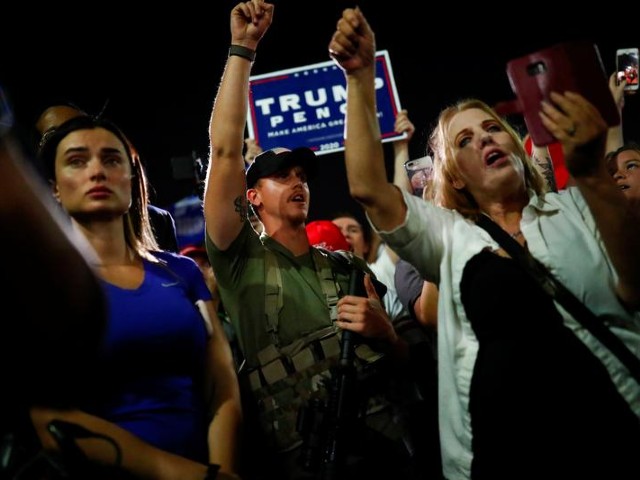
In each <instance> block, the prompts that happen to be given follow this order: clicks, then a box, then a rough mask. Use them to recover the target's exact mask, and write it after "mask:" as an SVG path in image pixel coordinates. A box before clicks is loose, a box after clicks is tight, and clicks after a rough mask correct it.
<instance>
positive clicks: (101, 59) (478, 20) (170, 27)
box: [0, 0, 640, 219]
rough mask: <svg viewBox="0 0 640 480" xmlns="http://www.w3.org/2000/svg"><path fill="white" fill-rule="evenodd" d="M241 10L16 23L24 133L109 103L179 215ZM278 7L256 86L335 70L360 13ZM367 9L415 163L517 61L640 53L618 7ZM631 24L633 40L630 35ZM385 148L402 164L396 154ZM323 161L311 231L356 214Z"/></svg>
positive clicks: (109, 8)
mask: <svg viewBox="0 0 640 480" xmlns="http://www.w3.org/2000/svg"><path fill="white" fill-rule="evenodd" d="M236 3H237V2H236V1H229V0H217V1H214V2H209V3H206V2H198V3H197V4H196V3H195V2H181V3H176V2H173V3H166V4H165V5H166V7H161V6H160V4H149V5H148V6H135V7H134V6H133V5H132V4H128V5H127V7H124V8H123V7H121V6H118V5H117V4H112V3H109V4H107V3H92V4H86V5H85V4H83V5H85V7H84V8H82V9H77V8H76V9H74V10H69V11H64V10H61V8H62V9H64V8H65V7H61V6H60V4H55V5H54V6H52V7H39V9H38V10H37V12H35V11H29V12H26V13H25V14H14V15H13V16H8V15H3V17H5V18H4V22H3V27H4V29H6V28H8V27H9V26H10V24H11V23H13V22H15V24H14V25H13V30H15V31H16V32H18V33H16V34H15V35H14V37H9V36H7V35H4V47H3V54H2V61H1V62H0V85H2V86H3V88H4V89H5V92H6V93H7V95H8V97H9V100H10V102H11V104H12V106H13V108H14V111H15V116H16V123H17V130H16V132H17V133H18V135H19V137H20V138H22V139H24V141H25V146H26V149H27V152H28V153H29V152H30V150H29V148H30V145H31V143H30V142H31V141H33V138H34V137H33V132H32V128H33V127H32V126H33V124H34V122H35V120H36V118H37V116H38V115H39V113H40V112H41V111H42V110H43V109H44V108H45V107H46V106H47V105H50V104H52V103H56V102H59V101H61V100H62V101H72V102H73V103H75V104H77V105H79V106H80V107H82V108H84V109H85V110H88V111H89V112H91V113H97V112H99V111H100V110H101V109H102V108H103V106H104V105H105V104H106V111H105V115H106V116H108V117H109V118H111V119H112V120H114V121H115V122H116V123H117V124H118V125H120V126H121V127H122V128H123V130H124V131H125V133H126V134H127V135H128V136H129V137H130V138H131V140H132V141H133V143H134V144H135V145H136V146H137V148H138V149H139V150H140V153H141V155H142V158H143V161H144V163H145V165H146V168H147V171H148V174H149V177H150V179H151V182H152V184H153V187H154V190H155V192H154V196H153V200H154V203H156V204H158V205H160V206H168V205H169V204H171V203H173V202H175V201H176V200H178V199H180V198H182V197H184V196H186V195H188V194H190V193H192V192H194V191H195V190H194V189H195V185H194V182H192V181H189V180H176V179H174V178H173V172H172V168H171V164H172V162H171V159H172V158H173V157H191V156H192V155H195V156H197V157H201V158H202V159H203V160H206V156H207V151H208V131H207V129H208V121H209V113H210V108H211V105H212V102H213V100H214V97H215V93H216V89H217V86H218V82H219V79H220V75H221V73H222V69H223V67H224V63H225V60H226V56H227V50H228V46H229V43H230V35H229V12H230V10H231V8H232V7H233V6H234V5H235V4H236ZM273 3H274V4H275V5H276V9H275V16H274V22H273V24H272V26H271V28H270V30H269V31H268V32H267V34H266V36H265V37H264V39H263V41H262V43H261V44H260V47H259V50H258V52H257V59H256V62H255V64H254V67H253V71H252V74H261V73H267V72H271V71H275V70H281V69H285V68H293V67H298V66H303V65H307V64H311V63H318V62H323V61H326V60H328V59H329V57H328V53H327V45H328V42H329V40H330V38H331V35H332V33H333V31H334V28H335V24H336V21H337V20H338V18H339V16H340V13H341V12H342V9H343V8H346V7H352V6H355V4H356V3H355V2H347V1H342V0H323V1H321V2H305V1H300V0H297V1H296V0H274V2H273ZM52 5H53V4H52ZM359 5H360V7H361V8H362V9H363V11H364V13H365V15H366V16H367V18H368V20H369V22H370V23H371V25H372V27H373V28H374V30H375V32H376V39H377V48H378V49H379V50H383V49H386V50H388V51H389V55H390V58H391V62H392V66H393V70H394V76H395V79H396V84H397V88H398V92H399V97H400V102H401V104H402V107H403V108H407V109H408V111H409V116H410V118H411V120H412V121H413V123H414V124H415V125H416V134H415V136H414V138H413V140H412V142H411V156H412V157H413V158H415V157H418V156H422V155H423V154H424V148H425V138H426V132H427V130H428V128H429V127H430V126H431V123H432V122H433V121H434V120H435V118H436V116H437V113H438V111H439V110H440V109H441V108H442V107H444V106H446V105H447V104H449V103H451V102H453V101H454V100H456V99H458V98H460V97H470V96H475V97H479V98H481V99H483V100H485V101H487V102H488V103H494V102H497V101H501V100H509V99H511V98H513V94H512V92H511V88H510V86H509V82H508V79H507V76H506V73H505V66H506V63H507V61H509V60H510V59H512V58H516V57H519V56H522V55H525V54H528V53H531V52H534V51H536V50H540V49H543V48H547V47H550V46H552V45H554V44H556V43H559V42H564V41H569V40H589V41H592V42H594V43H595V44H596V45H597V46H598V48H599V50H600V54H601V57H602V60H603V64H604V67H605V70H606V72H607V73H611V72H613V70H614V68H615V50H616V49H617V48H626V47H639V46H640V34H638V31H639V30H638V29H637V27H635V25H636V24H637V18H636V15H635V14H632V12H630V11H625V10H621V9H620V8H621V7H619V6H617V5H616V6H614V5H611V7H610V8H618V9H619V10H617V11H615V12H609V11H608V10H606V6H605V5H601V6H600V9H589V10H588V9H587V8H586V7H585V6H584V4H580V6H579V7H574V8H573V9H570V10H569V11H570V13H569V14H567V15H566V16H563V15H560V14H559V13H558V12H557V11H555V10H554V9H553V8H554V7H546V6H545V5H542V4H540V3H538V2H525V3H523V2H520V3H519V4H517V5H516V4H514V5H512V6H511V7H509V8H503V7H498V4H497V3H489V4H486V3H474V4H473V5H472V6H471V7H469V6H464V5H463V3H460V2H450V3H448V4H441V5H438V7H437V8H436V6H435V5H434V3H433V2H430V3H424V4H422V3H421V4H420V5H418V2H384V1H381V0H376V1H373V0H362V1H360V2H359ZM556 5H558V4H556ZM627 5H629V4H628V3H627ZM34 8H35V7H34ZM129 8H135V12H131V11H129ZM567 8H569V7H567ZM624 8H627V10H628V8H630V7H624ZM432 9H435V10H437V11H438V12H439V13H435V12H434V11H432ZM633 9H635V10H637V7H634V8H633ZM36 13H37V15H36ZM608 17H611V18H608ZM507 18H511V20H506V19H507ZM626 19H628V21H629V22H631V23H630V25H632V26H631V28H629V27H626V28H625V27H623V26H622V24H623V23H624V22H625V21H627V20H626ZM27 45H28V47H27ZM623 125H624V132H625V137H626V138H627V139H635V140H640V95H636V96H634V97H627V103H626V106H625V110H624V111H623ZM385 149H386V151H387V152H388V157H389V159H390V157H391V153H392V147H391V145H390V144H385ZM320 161H321V170H320V175H319V177H318V178H316V179H314V180H313V181H312V182H311V190H312V203H311V212H310V217H311V219H316V218H322V217H324V216H325V215H328V214H329V213H331V212H333V211H335V210H339V209H343V208H344V207H345V206H349V205H350V202H351V200H350V199H349V197H348V192H347V187H346V180H345V172H344V162H343V158H342V154H330V155H324V156H321V157H320Z"/></svg>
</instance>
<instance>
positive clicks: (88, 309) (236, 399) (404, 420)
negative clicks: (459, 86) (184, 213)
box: [0, 0, 640, 480]
mask: <svg viewBox="0 0 640 480" xmlns="http://www.w3.org/2000/svg"><path fill="white" fill-rule="evenodd" d="M274 14H275V7H274V5H273V4H271V3H268V2H265V1H264V0H248V1H242V2H240V3H238V4H237V5H236V6H235V7H233V9H232V10H231V12H230V32H229V33H230V45H231V48H230V50H229V56H228V58H227V61H226V65H225V66H224V69H223V73H222V78H221V79H220V81H219V83H218V87H217V91H216V92H214V93H215V101H214V103H213V107H212V110H211V116H210V122H209V140H210V158H209V161H208V169H207V173H206V178H205V179H204V189H203V197H202V213H203V217H204V225H205V231H204V233H203V238H202V242H201V243H198V244H193V245H179V244H178V241H177V239H176V232H175V223H174V221H173V219H172V217H171V215H170V214H169V212H167V211H165V210H163V209H161V208H158V207H157V206H154V205H152V204H151V202H150V198H149V189H150V187H149V182H148V180H147V176H146V173H145V169H144V167H143V163H142V160H141V158H140V156H139V154H138V153H137V151H136V149H135V147H134V145H133V144H132V143H131V142H130V140H129V139H128V137H127V136H126V134H125V133H124V132H123V131H122V130H121V129H120V128H119V127H118V126H117V125H116V124H115V123H113V122H112V121H111V120H109V119H108V118H106V116H105V115H104V113H100V114H98V115H92V114H90V113H88V112H86V111H83V110H82V109H81V108H79V107H77V106H75V105H73V104H71V103H69V104H55V105H51V106H50V107H49V108H47V109H45V110H44V111H43V112H42V115H41V116H40V117H39V119H38V121H37V122H36V124H35V125H34V128H35V132H36V136H37V142H36V143H37V145H35V147H34V150H35V151H36V152H37V157H36V158H35V159H34V163H35V164H36V166H37V168H32V167H31V166H30V165H29V163H30V162H28V161H25V159H24V158H23V157H24V154H22V152H21V151H20V149H19V148H17V147H16V144H15V142H14V141H13V140H12V138H11V134H10V128H5V123H4V117H3V121H2V122H0V127H2V130H0V173H1V174H0V182H1V183H2V188H0V198H1V199H2V201H0V218H1V219H2V224H3V225H6V226H10V228H7V229H6V230H7V235H5V236H4V238H5V240H4V241H5V242H6V246H7V248H9V249H10V250H11V251H12V252H14V251H15V252H24V255H10V256H9V257H10V258H9V259H8V262H7V267H6V268H4V269H3V272H4V273H3V278H4V281H3V284H4V285H6V286H8V287H9V288H8V290H7V293H5V298H6V299H7V303H19V304H21V305H22V306H23V307H25V309H24V310H22V311H21V313H20V321H15V322H11V324H9V323H7V324H5V325H3V327H2V328H3V335H2V337H1V338H2V345H3V348H1V349H0V351H1V352H2V355H3V358H4V360H5V364H10V363H12V362H13V363H15V360H16V359H18V361H19V362H20V363H23V362H24V364H25V365H31V366H34V365H35V367H29V369H28V370H22V371H20V372H19V371H17V370H11V371H10V372H9V373H10V375H7V376H6V382H5V383H6V385H7V386H8V390H7V391H8V392H11V393H10V394H9V395H5V396H4V397H3V407H4V408H3V421H2V434H3V446H2V450H1V451H0V453H1V454H2V455H1V456H2V458H3V462H2V464H0V477H1V478H12V479H13V478H15V479H18V478H29V479H30V478H34V479H36V478H38V479H39V478H52V479H54V480H55V479H57V478H72V479H75V478H97V479H100V478H105V479H106V478H123V479H134V478H153V479H197V480H201V479H209V480H212V479H214V478H220V479H227V478H228V479H232V478H236V479H238V478H242V479H246V480H262V479H265V480H269V479H276V478H278V479H287V480H316V479H318V480H319V479H323V480H332V479H333V480H342V479H347V478H348V479H365V478H366V479H370V478H394V479H400V480H403V479H406V480H415V479H426V480H431V479H435V480H440V479H446V480H469V479H472V480H484V479H492V480H494V479H512V478H518V479H529V478H530V479H534V478H535V479H538V478H556V477H558V478H620V479H622V478H635V477H636V476H637V472H638V471H639V469H640V459H639V457H638V455H637V452H638V451H640V268H639V267H640V250H639V249H638V248H637V238H638V237H639V236H640V208H639V205H640V170H639V168H640V145H638V144H637V143H634V142H632V141H626V139H625V138H624V136H623V128H622V127H623V126H622V123H619V124H616V125H608V124H607V123H606V122H605V121H604V120H603V118H602V116H601V115H600V112H598V110H597V109H596V108H595V107H594V106H593V105H592V104H591V103H590V102H589V100H588V99H587V98H585V97H584V96H582V95H581V94H580V93H578V92H552V93H551V95H550V98H549V99H547V100H546V101H543V102H542V103H541V105H540V117H541V119H542V122H543V124H544V126H545V127H546V128H547V130H548V131H549V132H550V133H551V134H553V136H554V137H555V139H556V143H555V144H553V145H549V146H536V145H532V144H531V142H530V139H529V140H528V141H527V138H526V132H525V134H521V133H520V132H518V131H517V129H516V128H514V127H513V126H512V125H510V124H509V123H508V122H507V121H506V120H505V118H503V117H501V116H500V115H499V113H498V112H497V111H496V110H495V109H494V108H492V107H491V106H490V105H489V104H487V103H485V102H484V101H482V100H481V99H478V98H461V99H459V101H457V102H456V103H454V104H452V105H449V106H447V107H446V108H444V109H443V110H442V111H441V112H440V114H439V116H438V118H437V119H435V123H434V125H435V126H434V128H433V130H432V131H431V133H430V135H429V140H428V151H427V152H426V153H427V154H428V155H429V158H430V159H431V160H432V162H433V168H432V170H431V173H430V174H429V175H428V177H427V178H425V180H426V186H425V188H424V189H421V190H420V192H417V191H416V190H415V189H414V185H412V183H411V181H410V179H409V176H408V175H407V170H406V169H405V165H406V164H407V162H409V161H410V160H411V159H410V157H409V148H408V145H409V142H410V141H411V139H412V137H413V135H414V132H415V130H416V128H415V126H414V125H413V123H412V122H411V120H410V118H409V114H408V111H407V110H401V111H399V112H398V113H397V117H396V124H395V128H396V131H397V132H398V133H405V134H406V135H405V136H404V137H403V138H402V139H400V140H397V141H396V142H394V153H393V154H394V159H393V172H388V171H387V170H388V167H387V166H386V162H385V158H384V155H385V150H384V148H383V144H382V142H381V135H380V130H379V124H378V121H377V117H376V96H375V60H374V59H375V52H376V39H375V33H374V31H373V29H372V28H371V26H370V24H369V23H368V21H367V18H366V16H365V12H363V10H361V9H360V8H359V7H356V8H345V9H344V11H343V12H342V15H341V16H340V18H338V19H337V23H336V27H335V31H334V32H333V34H332V36H331V38H328V39H327V40H328V41H329V43H328V52H329V55H330V57H331V58H332V59H333V60H334V62H335V63H336V65H337V66H338V67H339V68H340V69H341V70H342V71H343V73H344V77H345V82H346V85H347V99H346V125H345V151H344V158H345V163H346V174H347V180H348V186H349V193H350V195H351V196H352V198H353V199H354V200H356V202H357V204H358V206H359V207H360V208H361V210H357V211H354V210H343V211H339V212H335V213H334V214H333V215H332V216H331V217H330V218H323V219H315V220H313V221H312V219H310V218H309V205H310V201H311V197H312V192H311V191H310V189H309V183H308V181H309V180H310V179H312V178H314V176H315V175H316V174H317V171H318V158H317V156H316V154H315V153H314V151H312V150H311V149H309V148H306V147H298V148H292V149H288V148H273V149H268V150H264V151H263V149H262V148H261V147H260V145H259V144H258V143H257V142H256V141H255V140H254V139H247V138H245V126H246V122H247V108H246V106H247V101H248V99H249V94H250V91H249V85H250V84H249V80H250V75H251V71H252V65H253V61H254V59H255V54H256V51H257V49H258V48H259V46H260V44H261V43H262V40H263V37H264V36H265V35H266V34H267V32H268V30H269V29H270V26H271V24H272V22H273V21H274V18H275V15H274ZM618 79H619V75H617V73H613V74H612V75H611V76H610V78H609V89H610V91H611V94H612V97H613V101H614V102H615V104H616V105H617V107H618V111H619V112H620V114H621V113H622V110H623V108H624V100H625V91H624V84H625V81H624V79H623V80H620V81H619V80H618ZM0 93H1V92H0ZM7 118H8V117H7ZM558 166H561V167H562V172H563V173H562V176H560V177H559V176H558V175H557V171H558V170H559V168H558ZM554 167H555V168H554ZM389 179H391V181H389ZM496 232H497V233H496ZM27 251H28V255H27ZM27 257H28V258H27ZM34 271H38V276H39V279H40V284H41V285H42V284H44V285H45V287H44V288H40V289H38V291H35V289H34V288H33V287H27V286H26V285H29V283H28V282H30V281H31V282H32V281H33V278H32V275H33V272H34ZM540 272H543V273H542V274H541V273H540ZM27 275H29V277H27ZM540 275H542V276H544V278H543V279H542V280H541V277H540ZM41 290H44V292H43V291H41ZM559 292H566V295H568V296H570V297H571V298H572V299H573V301H574V303H573V305H572V306H567V304H566V303H564V299H563V298H562V296H561V295H560V293H559ZM34 294H35V297H36V298H37V300H36V301H34V300H33V298H32V297H33V296H34ZM575 304H577V305H578V306H579V307H578V309H577V310H576V309H574V308H573V306H574V305H575ZM585 311H586V312H587V314H585V313H584V312H585ZM51 312H55V313H56V315H54V316H53V317H52V315H51ZM585 317H588V320H589V321H586V320H585ZM594 319H595V320H594ZM589 322H591V323H589ZM594 322H595V323H596V324H597V325H596V327H597V328H595V327H594V325H593V323H594ZM603 331H604V332H605V333H601V332H603ZM26 338H29V341H26Z"/></svg>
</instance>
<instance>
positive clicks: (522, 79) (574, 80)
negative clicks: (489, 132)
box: [496, 41, 620, 146]
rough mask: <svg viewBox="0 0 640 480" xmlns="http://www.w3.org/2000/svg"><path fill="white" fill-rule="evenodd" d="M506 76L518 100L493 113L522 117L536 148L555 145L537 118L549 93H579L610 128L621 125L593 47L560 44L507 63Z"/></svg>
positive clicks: (582, 43)
mask: <svg viewBox="0 0 640 480" xmlns="http://www.w3.org/2000/svg"><path fill="white" fill-rule="evenodd" d="M507 76H508V77H509V83H510V84H511V88H512V89H513V92H514V93H515V95H516V97H517V99H516V100H514V101H510V102H503V103H501V104H499V105H497V106H496V109H497V110H498V112H499V113H501V114H513V113H519V114H522V115H523V116H524V121H525V124H526V127H527V130H528V132H529V135H531V139H532V140H533V143H534V144H535V145H539V146H542V145H549V144H550V143H553V142H554V141H556V139H555V137H554V136H553V135H552V134H551V133H550V132H549V131H548V130H547V129H546V128H545V126H544V125H543V124H542V120H541V119H540V116H539V114H538V112H539V111H540V102H541V101H542V100H546V101H549V102H550V100H549V93H550V92H552V91H555V92H558V93H563V92H565V91H572V92H576V93H580V94H581V95H582V96H583V97H585V98H586V99H587V100H589V101H590V102H591V103H592V104H593V105H594V106H595V107H596V108H598V110H599V111H600V114H601V115H602V117H603V118H604V120H605V121H606V122H607V124H608V125H609V126H614V125H618V124H619V123H620V115H619V113H618V109H617V107H616V104H615V102H614V100H613V96H612V95H611V91H610V90H609V84H608V77H607V75H606V74H605V70H604V67H603V64H602V59H601V57H600V52H599V51H598V47H597V46H596V45H595V44H593V43H590V42H586V41H574V42H566V43H560V44H558V45H554V46H552V47H550V48H547V49H544V50H540V51H538V52H534V53H531V54H529V55H525V56H523V57H520V58H516V59H513V60H510V61H509V62H508V63H507Z"/></svg>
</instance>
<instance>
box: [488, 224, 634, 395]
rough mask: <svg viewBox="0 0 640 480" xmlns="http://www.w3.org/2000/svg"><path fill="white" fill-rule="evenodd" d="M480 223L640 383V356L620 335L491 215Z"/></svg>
mask: <svg viewBox="0 0 640 480" xmlns="http://www.w3.org/2000/svg"><path fill="white" fill-rule="evenodd" d="M477 225H478V226H480V227H482V228H484V229H485V230H486V231H487V232H489V234H490V235H491V236H492V237H493V239H494V240H495V241H496V242H498V243H499V244H500V246H501V247H502V248H503V249H504V250H505V251H506V252H507V253H508V254H509V255H510V256H511V258H513V259H514V260H515V261H517V262H518V263H519V264H520V265H521V266H522V267H523V268H524V270H525V271H526V272H527V273H529V274H530V275H531V276H532V277H533V278H534V280H536V281H537V282H538V284H539V285H540V286H541V287H542V289H543V290H544V291H545V292H546V293H548V294H549V295H550V296H551V297H552V298H554V299H555V300H556V301H557V302H558V303H560V304H561V305H562V306H563V307H564V308H565V309H566V310H567V311H568V312H569V313H571V315H573V317H574V318H575V319H576V320H577V321H579V322H580V323H581V324H582V325H583V326H584V327H585V328H586V329H587V330H588V331H589V332H590V333H591V334H592V335H593V336H595V337H596V338H598V340H600V342H602V344H603V345H604V346H605V347H607V348H608V349H609V350H610V351H611V352H612V353H613V354H614V355H615V356H616V357H618V360H620V362H621V363H622V364H623V365H624V366H625V367H626V368H627V370H629V373H630V374H631V376H632V377H633V378H635V380H636V381H637V382H638V383H640V359H638V357H636V356H635V355H634V354H633V353H632V352H631V350H629V348H628V347H627V346H626V345H625V344H624V342H623V341H622V340H620V338H618V337H617V336H616V335H615V334H614V333H613V332H612V331H611V330H610V329H609V328H608V327H607V326H606V325H605V324H604V323H603V322H602V321H601V320H600V319H599V318H598V317H597V316H596V315H595V314H594V313H593V312H592V311H591V310H590V309H589V308H588V307H587V306H585V305H584V304H583V303H582V302H581V301H580V300H578V298H576V296H575V295H574V294H573V293H571V291H570V290H568V289H567V288H566V287H565V286H564V285H563V284H562V283H560V282H559V281H558V279H556V278H555V277H554V276H553V275H552V274H551V272H549V270H548V269H547V268H546V267H545V266H544V265H543V264H542V263H540V262H539V261H538V260H536V259H535V258H534V257H533V255H531V254H530V253H529V252H528V251H527V250H526V249H525V248H524V247H523V246H522V245H520V244H519V243H518V242H517V241H516V240H515V239H514V238H513V237H511V235H509V234H508V233H507V232H506V231H504V230H503V229H502V228H501V227H500V226H498V225H497V224H496V223H495V222H494V221H493V220H491V219H490V218H489V217H488V216H487V215H481V216H480V219H479V220H478V222H477Z"/></svg>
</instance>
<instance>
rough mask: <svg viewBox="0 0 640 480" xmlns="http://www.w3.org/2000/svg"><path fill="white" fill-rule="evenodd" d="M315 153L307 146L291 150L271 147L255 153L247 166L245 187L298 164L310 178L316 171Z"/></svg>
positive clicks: (250, 186)
mask: <svg viewBox="0 0 640 480" xmlns="http://www.w3.org/2000/svg"><path fill="white" fill-rule="evenodd" d="M317 160H318V159H317V157H316V154H315V153H313V150H311V149H310V148H307V147H298V148H294V149H293V150H287V149H281V148H272V149H271V150H265V151H264V152H262V153H260V154H258V155H256V157H255V159H254V160H253V163H252V164H251V165H249V168H247V188H253V186H254V185H255V184H256V182H257V181H258V180H260V179H261V178H264V177H268V176H269V175H273V174H274V173H277V172H279V171H281V170H284V169H286V168H291V167H293V166H296V165H300V166H301V167H302V168H303V170H304V172H305V173H306V174H307V179H311V178H313V177H315V176H316V174H317V173H318V164H317Z"/></svg>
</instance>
